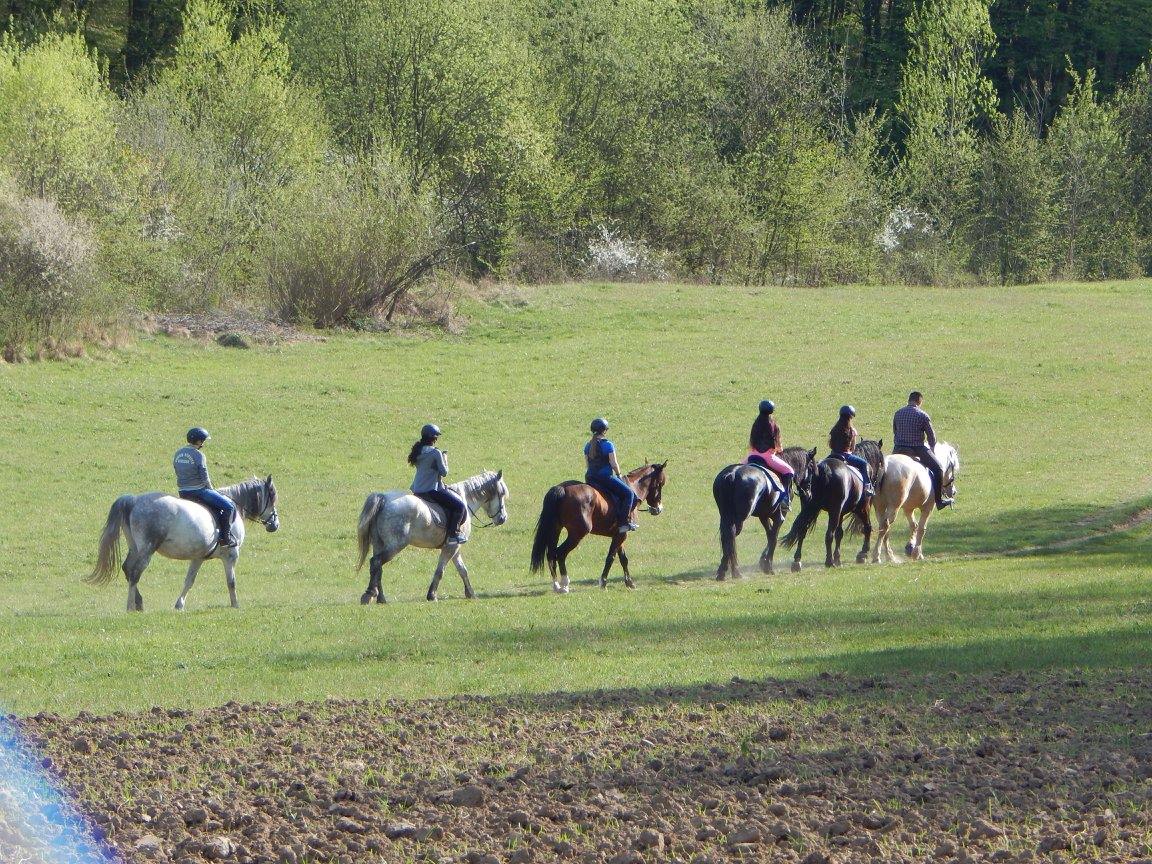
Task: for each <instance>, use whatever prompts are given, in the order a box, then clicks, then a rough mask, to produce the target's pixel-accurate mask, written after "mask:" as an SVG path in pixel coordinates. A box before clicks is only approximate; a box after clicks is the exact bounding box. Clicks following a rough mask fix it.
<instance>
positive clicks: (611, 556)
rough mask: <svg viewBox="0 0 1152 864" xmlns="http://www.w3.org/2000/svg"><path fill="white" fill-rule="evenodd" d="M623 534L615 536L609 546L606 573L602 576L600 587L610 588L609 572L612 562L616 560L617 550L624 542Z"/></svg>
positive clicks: (605, 564)
mask: <svg viewBox="0 0 1152 864" xmlns="http://www.w3.org/2000/svg"><path fill="white" fill-rule="evenodd" d="M624 536H625V535H623V534H619V533H617V534H613V535H612V542H611V543H609V544H608V557H607V558H605V559H604V571H603V572H602V573H601V574H600V587H601V588H607V587H608V571H609V570H611V569H612V562H613V561H614V560H615V559H616V550H617V549H619V548H620V544H621V543H623V542H624Z"/></svg>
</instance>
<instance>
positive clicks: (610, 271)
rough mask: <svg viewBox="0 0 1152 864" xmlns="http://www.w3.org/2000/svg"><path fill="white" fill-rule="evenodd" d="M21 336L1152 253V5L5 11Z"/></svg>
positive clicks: (13, 321) (0, 144)
mask: <svg viewBox="0 0 1152 864" xmlns="http://www.w3.org/2000/svg"><path fill="white" fill-rule="evenodd" d="M0 28H3V31H4V36H3V37H2V41H0V313H2V317H0V321H2V322H3V323H0V345H2V346H4V352H5V354H6V355H10V356H18V355H19V354H20V352H21V350H23V349H22V348H21V347H20V346H28V345H29V344H35V343H36V342H37V341H42V340H44V339H46V338H63V337H66V336H74V335H75V334H76V333H78V332H81V331H82V329H83V326H84V325H85V324H86V323H91V322H92V321H94V320H96V319H97V318H98V317H99V316H100V315H102V314H107V313H109V311H110V310H119V309H123V308H126V307H132V308H138V309H190V310H203V309H209V308H213V307H216V306H219V305H221V304H230V303H243V304H247V305H249V306H253V307H259V308H260V309H262V310H265V311H266V312H267V313H268V314H269V315H272V316H275V317H278V318H281V319H283V320H288V321H295V322H299V323H304V324H308V325H312V326H318V327H327V326H341V327H356V326H361V325H363V324H364V323H365V322H368V321H370V320H373V319H375V318H378V317H379V316H381V315H387V314H390V313H391V312H392V311H393V310H394V309H395V308H396V304H397V302H398V301H399V300H401V299H402V298H404V297H406V296H407V295H408V294H409V292H410V291H411V290H412V289H413V288H415V287H417V286H420V285H422V284H424V283H425V282H426V281H427V280H429V279H437V278H461V277H462V278H466V279H481V278H496V279H506V280H511V281H520V282H548V283H551V282H561V281H567V280H572V279H584V278H594V279H613V280H628V279H643V280H685V281H694V282H709V283H717V284H723V283H739V284H771V285H817V284H866V283H881V282H882V283H889V284H892V283H895V284H910V285H915V284H940V285H963V284H975V283H991V284H1019V283H1025V282H1035V281H1044V280H1055V279H1064V280H1081V279H1083V280H1094V279H1118V278H1128V277H1135V276H1140V275H1144V274H1146V273H1147V272H1149V270H1150V268H1152V243H1150V242H1149V241H1150V240H1152V197H1150V189H1152V77H1150V72H1149V66H1148V62H1147V61H1148V59H1149V52H1150V48H1152V0H1114V2H1102V0H1041V2H1024V0H1000V2H995V3H988V2H986V0H888V2H879V0H851V2H849V0H796V2H793V3H791V4H788V3H784V4H773V3H768V4H765V3H763V2H749V0H362V2H356V3H350V4H334V3H330V2H324V0H267V2H260V0H256V2H226V0H186V2H185V0H152V2H149V0H117V2H108V0H71V2H59V0H0Z"/></svg>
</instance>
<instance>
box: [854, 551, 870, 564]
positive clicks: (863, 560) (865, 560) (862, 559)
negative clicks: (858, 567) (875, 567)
mask: <svg viewBox="0 0 1152 864" xmlns="http://www.w3.org/2000/svg"><path fill="white" fill-rule="evenodd" d="M856 563H857V564H867V563H868V556H867V555H865V554H863V553H861V554H859V555H857V556H856Z"/></svg>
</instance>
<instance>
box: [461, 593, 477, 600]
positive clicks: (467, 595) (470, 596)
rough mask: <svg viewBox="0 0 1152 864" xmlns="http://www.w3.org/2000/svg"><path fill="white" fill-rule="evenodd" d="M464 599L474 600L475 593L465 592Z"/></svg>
mask: <svg viewBox="0 0 1152 864" xmlns="http://www.w3.org/2000/svg"><path fill="white" fill-rule="evenodd" d="M464 599H465V600H475V599H476V595H475V594H471V593H469V594H465V595H464Z"/></svg>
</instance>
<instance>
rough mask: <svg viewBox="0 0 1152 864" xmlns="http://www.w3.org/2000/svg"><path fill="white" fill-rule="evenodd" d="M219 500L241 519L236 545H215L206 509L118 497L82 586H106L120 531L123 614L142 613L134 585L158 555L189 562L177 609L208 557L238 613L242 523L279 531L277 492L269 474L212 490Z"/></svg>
mask: <svg viewBox="0 0 1152 864" xmlns="http://www.w3.org/2000/svg"><path fill="white" fill-rule="evenodd" d="M216 491H217V492H219V493H220V494H221V495H224V496H226V497H228V498H231V499H232V501H233V503H235V504H236V512H237V513H239V514H240V517H241V518H240V519H237V520H236V521H235V522H233V523H232V537H233V539H235V541H236V545H235V546H217V545H216V539H217V537H218V536H219V532H218V530H217V528H216V516H215V514H213V513H212V512H211V511H209V510H208V508H207V507H204V506H203V505H202V504H197V503H196V502H195V501H185V500H184V499H182V498H176V497H174V496H172V495H167V494H165V493H163V492H149V493H147V494H145V495H121V496H120V497H119V498H117V499H116V500H115V501H114V502H113V503H112V508H111V509H110V510H109V511H108V521H107V522H105V524H104V533H103V534H101V535H100V551H99V554H98V556H97V558H96V569H95V570H93V571H92V573H91V575H89V576H88V577H87V578H86V579H85V580H84V581H85V582H87V583H89V584H90V585H105V584H107V583H108V581H109V580H110V579H111V578H112V576H113V574H114V573H115V572H116V568H117V567H118V566H120V532H121V531H123V532H124V534H125V536H126V537H127V538H128V557H126V558H125V559H124V564H123V569H124V577H125V578H126V579H127V580H128V611H129V612H132V611H136V612H143V611H144V598H143V596H141V594H140V588H139V587H138V583H139V582H140V577H141V576H142V575H143V573H144V568H145V567H147V566H148V562H149V561H151V560H152V556H153V554H155V553H156V552H159V553H160V554H161V555H163V556H164V557H165V558H175V559H177V560H179V561H189V562H191V563H190V564H189V565H188V575H187V576H186V577H185V578H184V590H183V591H181V592H180V597H179V599H177V600H176V608H177V609H178V610H180V611H183V610H184V600H185V598H186V597H187V596H188V592H189V591H191V590H192V584H193V583H194V582H195V581H196V573H197V571H199V569H200V565H201V564H203V563H204V562H205V561H206V560H207V559H209V558H219V559H220V560H221V561H223V562H224V576H225V578H226V579H227V581H228V594H229V597H230V598H231V601H232V608H233V609H237V608H239V606H240V604H239V602H238V601H237V600H236V559H237V558H239V557H240V547H241V546H243V545H244V520H245V519H253V520H255V521H257V522H260V523H261V524H262V525H263V526H264V527H265V529H267V530H268V531H275V530H277V529H278V528H279V527H280V517H279V515H277V513H276V487H275V486H274V485H272V475H271V474H269V475H268V478H267V479H266V480H261V479H260V478H259V477H253V478H251V479H249V480H245V481H243V482H242V483H237V484H236V485H235V486H225V487H224V488H223V489H217V490H216Z"/></svg>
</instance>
